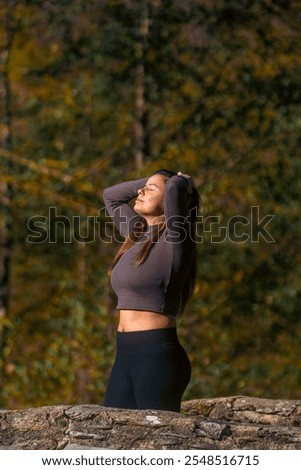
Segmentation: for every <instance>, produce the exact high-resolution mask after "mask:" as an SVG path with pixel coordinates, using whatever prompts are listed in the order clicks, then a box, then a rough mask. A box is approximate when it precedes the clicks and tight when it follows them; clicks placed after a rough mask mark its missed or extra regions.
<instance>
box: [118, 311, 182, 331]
mask: <svg viewBox="0 0 301 470" xmlns="http://www.w3.org/2000/svg"><path fill="white" fill-rule="evenodd" d="M175 327H176V319H175V317H173V316H171V315H162V314H161V313H157V312H151V311H148V310H120V311H119V323H118V331H119V332H130V331H145V330H154V329H158V328H175Z"/></svg>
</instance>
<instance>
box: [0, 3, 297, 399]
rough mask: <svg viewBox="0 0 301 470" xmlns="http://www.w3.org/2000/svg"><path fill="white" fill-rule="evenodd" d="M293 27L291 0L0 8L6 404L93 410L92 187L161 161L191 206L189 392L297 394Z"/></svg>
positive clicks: (101, 327) (101, 300) (100, 375)
mask: <svg viewBox="0 0 301 470" xmlns="http://www.w3.org/2000/svg"><path fill="white" fill-rule="evenodd" d="M300 24H301V2H300V1H293V0H292V1H289V0H288V1H285V0H257V1H255V0H215V1H214V0H178V1H169V0H141V1H134V0H107V1H105V0H89V1H85V0H72V1H69V0H66V1H63V0H57V1H56V0H31V1H30V0H28V1H26V0H0V50H1V55H0V61H1V62H0V76H1V81H0V100H1V115H2V120H1V123H0V140H1V150H0V177H1V179H0V199H1V209H0V250H1V251H0V374H1V376H0V406H1V407H3V408H21V407H28V406H40V405H51V404H60V403H66V404H71V403H101V402H102V399H103V395H104V390H105V386H106V382H107V378H108V374H109V371H110V367H111V365H112V362H113V359H114V349H115V339H114V337H115V328H116V314H115V305H116V298H115V296H114V294H113V292H112V290H111V286H110V281H109V278H108V276H107V270H108V268H109V266H110V262H111V260H112V256H113V253H114V252H115V251H116V249H117V247H118V246H119V244H120V241H121V238H120V237H119V238H118V234H115V233H114V230H113V227H112V224H111V222H110V219H109V217H108V216H107V215H106V214H105V211H104V206H103V200H102V191H103V189H104V187H106V186H109V185H111V184H115V183H118V182H120V181H123V180H130V179H135V178H138V177H142V176H146V175H149V174H151V172H153V171H154V170H156V169H158V168H170V169H174V170H175V171H182V172H184V173H188V174H191V175H192V176H193V177H194V178H195V181H196V184H197V187H198V189H199V191H200V194H201V198H202V207H201V210H200V214H199V221H200V223H199V224H198V239H197V241H198V243H197V249H198V260H199V274H198V280H197V286H196V294H195V296H194V298H193V299H192V300H191V301H190V303H189V306H188V308H187V311H186V314H185V315H184V316H183V317H182V318H181V319H180V321H179V335H180V338H181V341H182V343H183V345H184V346H185V348H186V350H187V352H188V354H189V357H190V359H191V362H192V367H193V376H192V380H191V383H190V385H189V387H188V389H187V391H186V392H185V396H184V399H190V398H200V397H218V396H227V395H250V396H259V397H272V398H291V399H293V398H294V399H297V398H299V399H300V398H301V354H300V352H301V318H300V305H301V294H300V292H301V289H300V287H301V282H300V270H301V267H300V260H301V250H300V229H301V220H300V204H299V199H300V189H301V178H300V175H301V168H300V167H301V164H300V148H301V137H300V131H301V108H300V103H301V86H300V77H301V75H300V72H301V54H300V50H301V32H300ZM112 237H113V239H114V240H113V241H112Z"/></svg>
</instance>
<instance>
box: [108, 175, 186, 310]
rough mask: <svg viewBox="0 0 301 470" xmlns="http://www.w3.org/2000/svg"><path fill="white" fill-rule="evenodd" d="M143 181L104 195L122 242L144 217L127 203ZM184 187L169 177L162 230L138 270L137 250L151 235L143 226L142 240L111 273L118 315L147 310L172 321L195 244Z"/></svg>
mask: <svg viewBox="0 0 301 470" xmlns="http://www.w3.org/2000/svg"><path fill="white" fill-rule="evenodd" d="M146 182H147V178H143V179H139V180H135V181H128V182H124V183H120V184H117V185H115V186H110V187H108V188H106V189H105V190H104V193H103V199H104V202H105V205H106V209H107V211H108V213H109V215H110V217H111V219H112V221H113V222H114V224H115V226H116V227H117V229H118V231H119V232H120V234H121V235H122V236H124V237H126V236H127V235H128V234H129V233H130V232H131V231H132V230H133V228H134V224H135V223H136V222H137V221H139V220H140V221H141V220H142V217H141V216H140V215H138V214H137V213H136V212H135V211H134V210H133V209H132V207H131V206H130V204H129V202H130V201H131V200H132V199H134V198H135V197H137V192H138V189H140V188H142V187H144V185H145V183H146ZM187 189H188V183H187V180H186V178H185V177H183V176H178V175H176V176H172V177H171V178H169V179H168V180H167V181H166V183H165V191H164V215H165V221H166V228H165V230H164V231H163V232H162V234H161V236H160V238H159V240H158V241H157V242H155V243H153V246H152V249H151V251H150V253H149V255H148V257H147V259H146V260H145V261H144V263H143V264H141V265H139V266H136V265H135V264H134V263H135V258H136V255H137V253H138V251H139V250H140V249H141V244H142V243H143V242H144V241H145V239H146V238H147V237H149V236H151V234H152V230H153V227H152V226H147V230H146V232H145V233H144V235H143V237H142V238H141V239H140V240H139V241H138V242H136V243H135V245H134V246H132V247H131V248H130V249H129V250H128V251H126V252H125V253H124V254H123V255H122V256H121V258H120V259H119V261H118V262H117V264H116V265H115V266H114V268H113V270H112V273H111V283H112V287H113V290H114V291H115V293H116V295H117V298H118V303H117V307H116V308H117V309H119V310H145V311H151V312H156V313H159V314H163V315H172V316H176V314H177V313H178V311H179V307H180V302H181V292H182V287H183V284H184V281H185V279H186V276H187V274H188V271H189V268H190V265H191V261H192V254H193V249H194V242H193V241H192V240H191V237H190V233H189V220H188V209H187Z"/></svg>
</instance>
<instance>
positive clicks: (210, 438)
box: [0, 397, 301, 450]
mask: <svg viewBox="0 0 301 470" xmlns="http://www.w3.org/2000/svg"><path fill="white" fill-rule="evenodd" d="M0 449H128V450H130V449H158V450H160V449H162V450H165V449H175V450H176V449H185V450H189V449H197V450H201V449H208V450H211V449H212V450H220V449H221V450H234V449H241V450H243V449H262V450H264V449H270V450H274V449H275V450H296V449H297V450H301V401H300V400H298V401H297V400H270V399H264V398H249V397H227V398H216V399H202V400H191V401H187V402H183V404H182V413H174V412H170V411H155V410H124V409H116V408H104V407H101V406H99V405H77V406H67V405H64V406H53V407H50V406H48V407H42V408H33V409H27V410H21V411H4V410H2V411H1V410H0Z"/></svg>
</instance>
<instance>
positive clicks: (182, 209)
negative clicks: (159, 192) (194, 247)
mask: <svg viewBox="0 0 301 470" xmlns="http://www.w3.org/2000/svg"><path fill="white" fill-rule="evenodd" d="M192 186H193V180H192V178H190V177H189V176H188V175H183V174H182V173H180V172H179V173H178V174H177V175H175V176H172V177H171V178H169V179H168V180H167V181H166V183H165V193H164V214H165V221H166V228H167V237H166V239H167V240H168V241H169V242H172V243H174V244H182V243H183V242H184V241H186V240H189V239H190V238H191V237H190V235H191V234H190V230H189V210H188V197H189V193H190V192H191V190H192Z"/></svg>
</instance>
